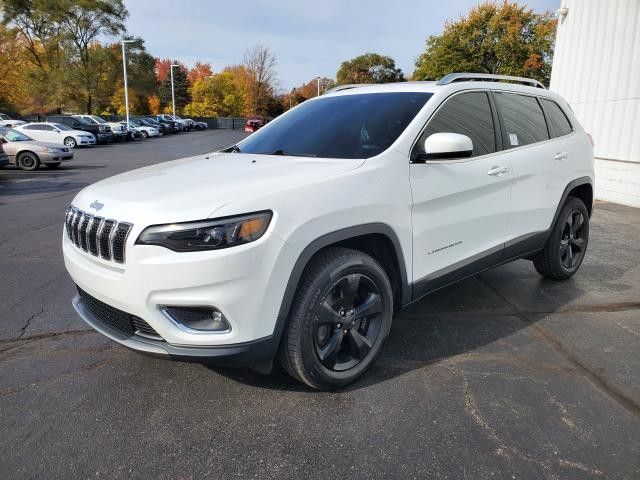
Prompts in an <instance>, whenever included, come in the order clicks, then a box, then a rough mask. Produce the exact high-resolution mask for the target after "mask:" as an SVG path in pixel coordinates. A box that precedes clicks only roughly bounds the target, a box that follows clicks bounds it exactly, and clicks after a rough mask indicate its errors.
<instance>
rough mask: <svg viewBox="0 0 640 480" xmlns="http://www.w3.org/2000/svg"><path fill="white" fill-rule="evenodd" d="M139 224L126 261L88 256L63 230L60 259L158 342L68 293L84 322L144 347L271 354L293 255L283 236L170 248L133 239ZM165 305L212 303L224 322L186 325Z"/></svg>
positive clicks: (84, 285)
mask: <svg viewBox="0 0 640 480" xmlns="http://www.w3.org/2000/svg"><path fill="white" fill-rule="evenodd" d="M141 230H142V229H137V228H136V227H134V229H133V230H132V231H131V234H130V235H129V238H128V240H127V245H126V264H117V263H114V262H111V261H108V260H103V259H101V258H98V257H95V256H93V255H91V254H90V253H88V252H86V251H84V250H82V249H80V248H78V247H77V246H76V245H74V243H73V242H72V241H71V240H69V238H68V236H67V234H66V232H65V233H64V234H63V242H62V243H63V254H64V261H65V266H66V268H67V271H68V272H69V274H70V276H71V278H72V279H73V281H74V282H75V283H76V285H78V287H79V288H80V289H82V291H84V292H86V293H87V294H88V295H90V296H91V297H92V298H93V299H96V300H98V301H99V302H102V303H104V304H106V305H108V306H110V307H112V308H114V309H118V310H120V311H121V312H126V314H128V315H131V316H135V317H138V318H139V319H142V320H144V321H145V322H146V323H147V324H148V325H149V326H151V327H152V328H153V329H154V330H155V332H157V334H158V335H159V336H160V337H161V338H162V339H163V340H164V341H161V340H160V341H155V340H151V339H147V338H142V337H140V338H139V337H138V336H136V335H134V336H133V337H131V336H128V337H127V336H126V335H125V336H124V337H123V335H122V332H112V331H110V329H109V326H108V325H101V324H100V322H99V319H97V318H93V317H92V315H91V314H90V312H88V310H86V309H82V308H81V307H82V305H81V304H82V301H81V300H80V299H76V300H74V306H75V308H76V310H77V311H78V313H79V315H80V316H81V317H82V318H83V319H84V320H85V321H86V322H87V323H89V324H90V325H91V326H93V327H94V328H96V330H98V331H100V332H101V333H103V334H104V335H106V336H108V337H109V338H111V339H113V340H115V341H117V342H118V343H121V344H123V345H125V346H127V347H129V348H132V349H134V350H139V351H141V352H144V353H151V354H158V355H164V356H167V355H168V356H172V357H225V358H226V357H230V358H231V359H237V360H236V361H235V362H236V363H237V362H241V363H242V362H244V361H245V360H246V361H249V360H251V361H259V360H260V358H261V357H264V356H265V355H266V353H265V352H267V351H268V352H269V354H270V355H271V356H272V355H273V354H274V353H275V348H277V341H278V338H276V337H277V335H276V333H275V332H276V324H277V320H278V314H279V310H280V306H281V302H282V298H283V295H284V290H285V288H286V284H287V282H288V280H289V274H290V272H291V269H292V268H293V263H294V262H295V259H294V258H293V255H292V252H291V249H290V247H288V245H287V244H286V243H285V242H283V241H282V240H281V239H280V238H278V237H277V236H275V235H269V234H268V233H267V234H265V235H264V236H263V237H262V238H260V239H259V240H257V241H255V242H252V243H249V244H246V245H240V246H237V247H232V248H229V249H222V250H214V251H208V252H182V253H177V252H173V251H171V250H168V249H166V248H163V247H158V246H150V245H135V239H136V238H137V236H138V235H139V233H140V231H141ZM165 306H173V307H212V308H216V309H218V310H220V311H221V312H222V313H223V314H224V316H225V318H226V320H227V321H228V322H229V324H230V326H231V329H230V330H229V331H225V332H205V331H197V330H192V329H189V328H187V327H185V326H184V325H182V324H178V323H177V322H176V321H174V320H173V319H171V318H168V316H167V315H166V314H165V313H164V312H163V307H165ZM274 342H275V343H274ZM256 344H259V346H256ZM274 345H275V346H274ZM270 349H271V350H270ZM267 356H268V355H267Z"/></svg>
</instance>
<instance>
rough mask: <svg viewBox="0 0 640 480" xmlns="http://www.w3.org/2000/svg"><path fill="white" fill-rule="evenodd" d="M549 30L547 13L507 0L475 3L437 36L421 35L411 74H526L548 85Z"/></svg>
mask: <svg viewBox="0 0 640 480" xmlns="http://www.w3.org/2000/svg"><path fill="white" fill-rule="evenodd" d="M555 29H556V20H555V19H554V17H553V15H552V13H550V12H545V13H535V12H534V11H533V10H531V9H529V8H527V7H525V6H521V5H519V4H518V3H517V2H509V1H507V0H505V1H504V2H501V3H497V2H487V3H483V4H480V5H478V6H477V7H474V8H472V9H471V11H470V12H469V14H468V15H467V16H466V17H462V18H460V19H459V20H457V21H455V22H447V23H446V24H445V27H444V32H442V34H441V35H434V36H430V37H429V38H427V45H426V50H425V52H424V53H422V54H421V55H420V56H419V57H418V59H417V61H416V70H415V72H414V73H413V78H414V79H415V80H436V79H438V78H440V77H442V76H443V75H446V74H447V73H451V72H476V73H494V74H503V75H516V76H523V77H530V78H535V79H537V80H540V81H541V82H542V83H544V84H546V85H548V84H549V78H550V76H551V59H552V56H553V44H554V40H555Z"/></svg>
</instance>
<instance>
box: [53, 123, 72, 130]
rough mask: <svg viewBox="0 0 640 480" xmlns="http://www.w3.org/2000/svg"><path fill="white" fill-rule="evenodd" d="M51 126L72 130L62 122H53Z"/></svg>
mask: <svg viewBox="0 0 640 480" xmlns="http://www.w3.org/2000/svg"><path fill="white" fill-rule="evenodd" d="M53 126H54V127H56V128H57V129H59V130H73V128H69V127H67V126H66V125H64V124H62V123H54V124H53Z"/></svg>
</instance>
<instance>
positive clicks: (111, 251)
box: [64, 206, 133, 263]
mask: <svg viewBox="0 0 640 480" xmlns="http://www.w3.org/2000/svg"><path fill="white" fill-rule="evenodd" d="M64 223H65V227H66V230H67V236H68V237H69V240H71V241H72V242H73V243H74V244H75V246H76V247H78V248H81V249H82V250H84V251H85V252H88V253H90V254H91V255H93V256H95V257H100V258H103V259H105V260H113V261H114V262H116V263H124V261H125V249H126V243H127V237H128V236H129V233H130V232H131V229H132V227H133V225H131V224H130V223H127V222H117V221H115V220H109V219H105V218H102V217H96V216H93V215H91V214H90V213H86V212H83V211H82V210H79V209H77V208H76V207H73V206H69V207H67V211H66V213H65V220H64Z"/></svg>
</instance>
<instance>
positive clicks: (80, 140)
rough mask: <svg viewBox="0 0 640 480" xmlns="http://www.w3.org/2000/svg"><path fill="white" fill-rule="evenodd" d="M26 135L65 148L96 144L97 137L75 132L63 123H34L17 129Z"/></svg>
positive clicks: (81, 131) (79, 131)
mask: <svg viewBox="0 0 640 480" xmlns="http://www.w3.org/2000/svg"><path fill="white" fill-rule="evenodd" d="M15 130H18V131H20V132H22V133H24V134H25V135H27V136H29V137H31V138H33V139H35V140H39V141H41V142H52V143H62V144H63V145H64V146H65V147H69V148H75V147H77V146H80V145H82V146H89V145H95V144H96V137H94V136H93V134H92V133H89V132H85V131H84V130H74V129H73V128H70V127H67V126H66V125H64V124H62V123H49V122H34V123H27V124H26V125H20V126H19V127H15Z"/></svg>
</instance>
